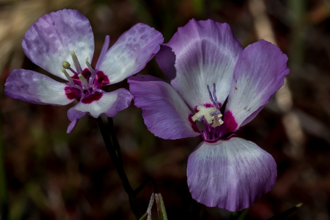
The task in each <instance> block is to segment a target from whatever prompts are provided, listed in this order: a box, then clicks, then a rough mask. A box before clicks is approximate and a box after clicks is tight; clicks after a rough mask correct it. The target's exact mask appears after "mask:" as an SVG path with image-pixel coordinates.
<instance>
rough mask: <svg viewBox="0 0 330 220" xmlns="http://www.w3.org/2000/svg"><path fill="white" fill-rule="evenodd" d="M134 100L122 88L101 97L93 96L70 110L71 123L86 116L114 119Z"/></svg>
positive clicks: (102, 94)
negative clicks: (102, 116) (102, 115)
mask: <svg viewBox="0 0 330 220" xmlns="http://www.w3.org/2000/svg"><path fill="white" fill-rule="evenodd" d="M132 99H133V96H132V95H131V93H129V91H127V90H126V89H122V88H121V89H117V90H115V91H113V92H106V93H101V96H100V95H99V94H98V95H95V96H91V97H90V98H88V99H85V101H84V100H81V101H80V102H79V103H78V104H77V105H75V106H73V107H72V108H70V109H69V110H68V118H69V120H70V121H74V120H77V119H79V118H81V117H83V116H84V115H86V114H88V115H90V116H92V117H94V118H98V117H99V116H100V115H101V114H105V115H106V116H108V117H113V116H115V115H116V114H117V112H119V111H121V110H124V109H125V108H127V107H128V106H129V105H130V103H131V101H132Z"/></svg>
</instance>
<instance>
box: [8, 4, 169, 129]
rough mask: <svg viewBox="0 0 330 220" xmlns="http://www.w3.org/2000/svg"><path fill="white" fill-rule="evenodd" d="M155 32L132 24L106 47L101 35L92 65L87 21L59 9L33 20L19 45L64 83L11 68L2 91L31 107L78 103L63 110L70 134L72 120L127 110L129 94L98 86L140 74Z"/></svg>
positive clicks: (154, 46)
mask: <svg viewBox="0 0 330 220" xmlns="http://www.w3.org/2000/svg"><path fill="white" fill-rule="evenodd" d="M163 40H164V39H163V36H162V34H161V33H160V32H158V31H156V30H155V29H153V28H151V27H149V26H148V25H146V24H141V23H138V24H136V25H134V26H133V27H132V28H130V29H129V30H128V31H126V32H125V33H123V34H122V35H121V36H120V38H119V39H118V40H117V42H116V43H115V44H114V45H113V46H112V47H111V48H110V49H108V48H109V43H110V38H109V36H106V38H105V42H104V44H103V47H102V50H101V53H100V56H99V58H98V61H97V63H96V66H95V67H92V65H91V63H90V62H91V60H92V59H93V53H94V35H93V32H92V27H91V25H90V23H89V21H88V19H87V18H86V17H85V16H83V15H82V14H81V13H79V12H78V11H76V10H66V9H65V10H60V11H57V12H53V13H50V14H46V15H44V16H43V17H41V18H39V19H38V20H37V21H36V22H35V23H34V24H33V25H32V26H31V27H30V28H29V30H28V31H27V32H26V34H25V36H24V38H23V42H22V47H23V50H24V53H25V54H26V56H27V57H28V58H29V59H30V60H31V61H32V62H33V63H35V64H36V65H38V66H40V67H41V68H43V69H45V70H46V71H48V72H49V73H51V74H53V75H54V76H56V77H58V78H61V79H64V80H66V81H67V83H62V82H58V81H56V80H53V79H52V78H50V77H48V76H46V75H42V74H40V73H37V72H34V71H31V70H24V69H15V70H13V71H12V72H11V73H10V75H9V77H8V78H7V80H6V84H5V93H6V94H7V95H9V96H10V97H12V98H15V99H20V100H23V101H27V102H32V103H37V104H52V105H67V104H69V103H71V102H73V101H75V100H77V101H78V104H77V105H75V106H73V107H72V108H70V109H69V110H68V118H69V120H70V121H71V123H70V125H69V126H68V130H67V132H71V131H72V129H73V128H74V126H75V125H76V123H77V121H78V119H80V118H81V117H83V116H84V115H86V114H88V115H91V116H92V117H94V118H97V117H99V116H100V115H101V114H106V115H107V116H108V117H113V116H114V115H116V114H117V112H118V111H121V110H123V109H125V108H127V107H128V106H129V104H130V102H131V100H132V98H133V96H132V95H131V94H130V93H129V91H127V90H126V89H123V88H120V89H117V90H115V91H112V92H105V91H104V90H102V89H101V88H102V87H103V86H107V85H110V84H114V83H117V82H120V81H122V80H124V79H126V78H127V77H128V76H131V75H133V74H135V73H137V72H139V71H141V70H142V69H143V68H144V67H145V65H146V64H147V62H148V61H149V60H150V59H151V58H153V56H154V55H155V54H156V53H157V52H158V50H159V48H160V44H161V43H162V42H163Z"/></svg>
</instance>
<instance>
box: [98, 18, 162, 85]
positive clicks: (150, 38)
mask: <svg viewBox="0 0 330 220" xmlns="http://www.w3.org/2000/svg"><path fill="white" fill-rule="evenodd" d="M163 41H164V38H163V35H162V34H161V33H160V32H158V31H156V30H155V29H154V28H151V27H149V26H148V25H146V24H142V23H138V24H136V25H134V26H133V27H131V29H129V30H128V31H126V32H125V33H123V34H122V35H121V36H120V38H119V39H118V40H117V42H116V43H115V44H114V45H113V46H112V47H111V48H110V50H109V51H108V52H107V54H106V55H105V57H104V58H103V60H102V63H100V65H99V66H100V67H99V69H100V70H102V71H103V72H104V73H105V74H106V75H107V76H108V77H109V79H110V83H111V84H113V83H117V82H120V81H122V80H124V79H126V78H127V77H129V76H131V75H133V74H135V73H138V72H139V71H141V70H142V69H143V68H144V67H145V66H146V64H147V63H148V62H149V61H150V60H151V59H152V58H153V57H154V55H155V54H156V53H157V52H158V50H159V48H160V44H161V43H163Z"/></svg>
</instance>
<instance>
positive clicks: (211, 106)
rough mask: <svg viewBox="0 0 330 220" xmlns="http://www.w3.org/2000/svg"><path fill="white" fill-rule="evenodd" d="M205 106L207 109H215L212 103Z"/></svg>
mask: <svg viewBox="0 0 330 220" xmlns="http://www.w3.org/2000/svg"><path fill="white" fill-rule="evenodd" d="M204 106H205V107H206V108H213V107H214V105H213V104H211V103H205V104H204Z"/></svg>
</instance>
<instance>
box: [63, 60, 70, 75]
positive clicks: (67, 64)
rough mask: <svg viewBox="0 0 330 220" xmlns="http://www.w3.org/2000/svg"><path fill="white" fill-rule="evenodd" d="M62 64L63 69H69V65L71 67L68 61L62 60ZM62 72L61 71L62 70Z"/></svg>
mask: <svg viewBox="0 0 330 220" xmlns="http://www.w3.org/2000/svg"><path fill="white" fill-rule="evenodd" d="M62 66H63V68H64V69H70V67H71V65H70V63H69V62H67V61H64V62H63V63H62ZM62 72H63V71H62Z"/></svg>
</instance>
